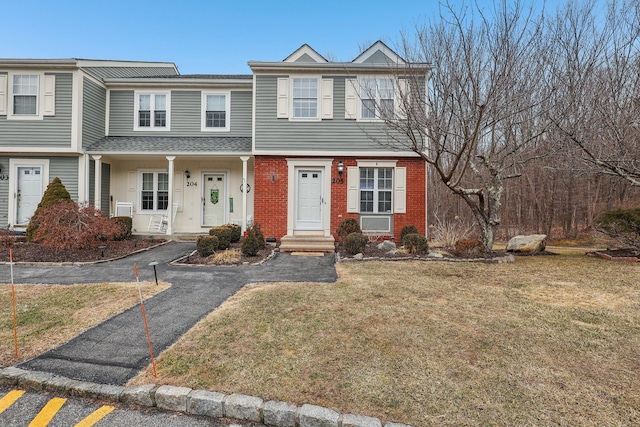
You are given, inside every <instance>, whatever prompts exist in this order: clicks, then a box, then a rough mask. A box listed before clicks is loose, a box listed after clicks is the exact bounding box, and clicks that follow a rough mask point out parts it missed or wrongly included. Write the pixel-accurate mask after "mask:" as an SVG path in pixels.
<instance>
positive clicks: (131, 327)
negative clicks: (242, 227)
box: [0, 242, 337, 385]
mask: <svg viewBox="0 0 640 427" xmlns="http://www.w3.org/2000/svg"><path fill="white" fill-rule="evenodd" d="M193 249H195V244H194V243H192V242H187V243H178V242H172V243H169V244H167V245H164V246H161V247H158V248H155V249H152V250H149V251H146V252H141V253H139V254H136V255H133V256H131V257H127V258H124V259H121V260H117V261H112V262H108V263H102V264H92V265H82V266H55V267H54V266H46V267H44V266H43V267H40V266H38V267H34V266H22V265H16V266H14V277H15V282H16V283H60V284H72V283H100V282H107V281H118V282H133V281H135V276H134V273H133V263H134V262H135V263H137V265H138V268H139V270H140V280H150V281H153V280H154V278H153V268H152V267H150V266H149V265H148V264H149V262H151V261H158V262H159V263H160V264H159V265H158V267H157V268H158V279H159V280H162V281H166V282H170V283H171V284H172V286H171V288H169V289H167V290H166V291H164V292H162V293H160V294H158V295H156V296H154V297H152V298H150V299H149V300H147V301H145V310H146V313H147V319H148V321H149V330H150V333H151V341H152V343H153V350H154V355H156V356H157V355H159V354H160V353H161V352H162V351H164V350H165V349H166V348H168V347H169V346H170V345H171V344H173V343H174V342H176V341H177V340H178V338H180V337H181V336H182V335H183V334H184V333H185V332H187V331H188V330H189V329H190V328H191V327H193V325H195V324H196V323H197V322H198V321H199V320H200V319H202V318H203V317H204V316H206V315H207V314H209V313H210V312H211V311H213V310H214V309H215V308H217V307H218V306H219V305H220V304H222V303H223V302H224V301H225V300H226V299H227V298H229V297H230V296H231V295H233V294H235V293H236V292H237V291H238V290H240V288H242V287H243V286H244V285H245V284H247V283H252V282H274V281H296V282H307V281H308V282H335V281H336V280H337V274H336V271H335V267H334V257H333V255H325V256H323V257H297V256H291V255H289V254H278V255H277V256H276V257H275V258H274V259H272V260H270V261H269V262H267V263H265V264H262V265H256V266H234V267H189V266H184V267H183V266H170V265H168V264H167V263H168V262H170V261H172V260H174V259H176V258H179V257H180V256H183V255H186V254H187V253H189V252H191V251H192V250H193ZM8 270H9V269H8V268H3V269H2V271H1V272H0V281H1V282H3V283H8V282H9V280H10V279H9V271H8ZM149 363H150V360H149V349H148V347H147V339H146V335H145V331H144V327H143V323H142V314H141V310H140V307H139V305H136V306H134V307H132V308H130V309H129V310H127V311H125V312H123V313H121V314H119V315H116V316H115V317H112V318H111V319H109V320H107V321H105V322H103V323H101V324H99V325H97V326H96V327H94V328H92V329H90V330H88V331H86V332H84V333H82V334H80V335H78V336H77V337H75V338H73V339H72V340H71V341H69V342H67V343H66V344H63V345H62V346H60V347H57V348H55V349H53V350H50V351H48V352H46V353H43V354H42V355H40V356H38V357H36V358H34V359H31V360H28V361H26V362H24V363H22V364H20V365H19V367H20V368H23V369H30V370H38V371H45V372H51V373H54V374H58V375H63V376H66V377H69V378H75V379H79V380H84V381H91V382H97V383H103V384H115V385H123V384H125V383H126V382H127V381H128V380H130V379H131V378H133V377H134V376H135V375H137V374H138V372H140V370H141V369H142V368H144V367H145V366H147V365H148V364H149Z"/></svg>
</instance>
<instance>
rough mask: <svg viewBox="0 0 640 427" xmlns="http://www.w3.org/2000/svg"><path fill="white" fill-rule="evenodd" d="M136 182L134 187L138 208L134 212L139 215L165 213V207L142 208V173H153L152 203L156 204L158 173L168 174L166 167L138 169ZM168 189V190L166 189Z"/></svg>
mask: <svg viewBox="0 0 640 427" xmlns="http://www.w3.org/2000/svg"><path fill="white" fill-rule="evenodd" d="M137 173H138V184H137V187H136V198H137V201H138V209H137V210H136V213H138V214H141V215H154V214H165V213H167V209H153V210H151V209H142V174H143V173H153V174H154V177H153V186H154V188H153V192H154V204H155V205H156V206H157V203H158V199H157V195H158V174H159V173H166V174H168V173H169V171H167V170H166V169H138V172H137ZM167 191H168V190H167Z"/></svg>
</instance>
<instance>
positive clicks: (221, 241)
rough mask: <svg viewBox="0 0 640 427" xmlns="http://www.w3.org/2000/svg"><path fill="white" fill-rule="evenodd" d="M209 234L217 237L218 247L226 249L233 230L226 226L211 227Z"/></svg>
mask: <svg viewBox="0 0 640 427" xmlns="http://www.w3.org/2000/svg"><path fill="white" fill-rule="evenodd" d="M209 235H211V236H216V237H217V238H218V249H220V250H224V249H228V248H229V245H230V244H231V240H232V239H233V230H231V229H230V228H228V227H224V226H221V227H213V228H212V229H211V230H209Z"/></svg>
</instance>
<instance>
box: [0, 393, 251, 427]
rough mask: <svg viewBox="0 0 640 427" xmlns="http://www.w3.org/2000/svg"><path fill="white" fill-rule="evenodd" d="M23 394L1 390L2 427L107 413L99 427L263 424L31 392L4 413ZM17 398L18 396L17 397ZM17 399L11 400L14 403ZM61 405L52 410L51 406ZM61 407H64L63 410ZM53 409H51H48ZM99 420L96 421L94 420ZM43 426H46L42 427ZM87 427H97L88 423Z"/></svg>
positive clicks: (71, 421)
mask: <svg viewBox="0 0 640 427" xmlns="http://www.w3.org/2000/svg"><path fill="white" fill-rule="evenodd" d="M16 391H17V392H18V393H19V392H20V391H22V390H21V389H16V388H9V387H6V386H0V425H3V426H13V427H20V426H24V427H26V426H28V425H29V424H30V423H31V422H32V421H33V420H34V419H35V418H36V417H40V419H39V421H41V420H42V417H43V416H44V415H46V414H47V413H48V415H49V416H50V417H52V419H51V422H50V423H49V424H47V425H48V426H49V427H63V426H64V427H67V426H73V425H76V424H78V423H79V422H80V421H82V420H85V418H87V417H90V416H91V415H92V414H94V413H95V411H100V412H101V413H105V412H106V415H104V417H103V418H100V419H98V420H96V423H95V424H96V425H99V426H101V427H110V426H112V427H124V426H136V427H137V426H172V427H196V426H197V427H204V426H207V427H234V426H237V427H258V426H262V424H257V423H250V422H239V421H235V422H233V423H232V422H231V421H226V420H221V419H214V418H209V417H198V416H195V415H186V414H182V413H179V412H165V411H161V410H158V409H156V408H136V407H130V406H126V405H122V404H119V403H113V402H109V403H107V404H102V403H101V402H98V401H93V400H88V399H80V398H75V397H73V398H69V397H63V398H62V399H60V398H59V397H56V396H55V395H53V394H51V393H46V392H42V391H33V390H29V391H26V392H25V393H24V394H22V395H21V396H20V397H19V398H18V399H17V400H15V401H14V402H13V403H12V404H10V405H9V406H8V408H7V409H6V410H4V411H1V409H2V408H3V406H4V405H2V403H5V402H3V398H4V397H5V396H6V397H13V396H11V394H10V392H14V393H15V392H16ZM14 396H15V395H14ZM13 400H14V399H13V398H12V399H10V401H13ZM56 403H57V404H58V405H56V406H55V407H54V408H51V404H56ZM60 404H62V405H61V406H60ZM47 405H49V406H47ZM94 420H95V418H94ZM40 425H42V424H40ZM86 425H93V424H91V423H88V424H86Z"/></svg>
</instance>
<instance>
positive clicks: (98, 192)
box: [91, 155, 102, 210]
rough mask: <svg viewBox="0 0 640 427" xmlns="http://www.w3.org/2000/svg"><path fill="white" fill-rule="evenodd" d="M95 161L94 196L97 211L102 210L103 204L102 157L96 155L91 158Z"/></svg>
mask: <svg viewBox="0 0 640 427" xmlns="http://www.w3.org/2000/svg"><path fill="white" fill-rule="evenodd" d="M91 157H92V158H93V160H94V161H95V170H94V172H95V179H94V181H95V182H94V183H93V186H94V190H95V191H94V194H93V206H94V207H95V208H96V209H100V210H102V207H101V206H100V205H101V204H102V156H101V155H95V156H91Z"/></svg>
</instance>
